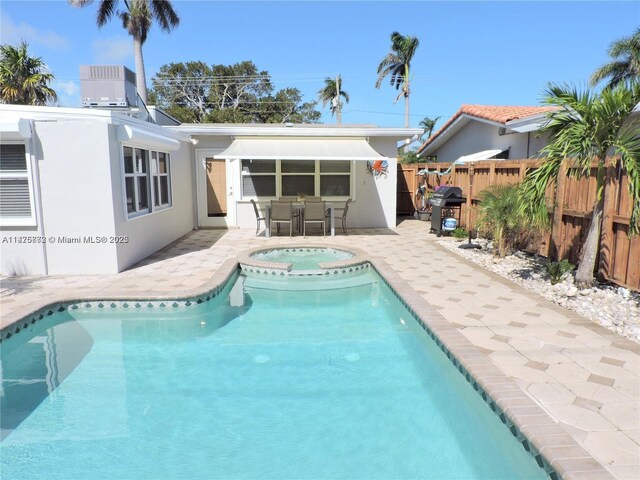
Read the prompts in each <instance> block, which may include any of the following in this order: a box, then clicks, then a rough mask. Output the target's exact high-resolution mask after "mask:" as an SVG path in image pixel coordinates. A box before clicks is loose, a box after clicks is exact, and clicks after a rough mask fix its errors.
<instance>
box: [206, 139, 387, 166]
mask: <svg viewBox="0 0 640 480" xmlns="http://www.w3.org/2000/svg"><path fill="white" fill-rule="evenodd" d="M214 158H219V159H228V160H237V159H247V160H249V159H251V160H370V161H375V160H388V158H387V157H385V156H384V155H380V154H379V153H378V152H376V151H375V150H374V149H373V148H371V146H370V145H369V144H368V143H367V141H366V140H365V139H362V138H345V139H339V138H335V139H320V138H238V139H236V140H234V141H233V143H232V144H231V145H229V147H228V148H227V149H226V150H224V151H223V152H220V153H218V154H217V155H214Z"/></svg>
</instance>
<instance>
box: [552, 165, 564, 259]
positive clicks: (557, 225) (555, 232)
mask: <svg viewBox="0 0 640 480" xmlns="http://www.w3.org/2000/svg"><path fill="white" fill-rule="evenodd" d="M566 180H567V160H566V159H565V160H563V161H562V165H560V170H559V171H558V184H557V185H556V201H555V204H556V205H555V208H554V209H553V225H552V226H551V245H550V246H549V258H550V259H552V260H560V259H561V258H562V255H564V248H563V241H562V235H563V231H562V230H563V229H562V226H563V225H562V212H563V211H564V192H565V185H566Z"/></svg>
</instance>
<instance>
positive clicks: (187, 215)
mask: <svg viewBox="0 0 640 480" xmlns="http://www.w3.org/2000/svg"><path fill="white" fill-rule="evenodd" d="M151 113H152V117H154V116H155V117H154V118H156V119H157V121H158V120H160V119H161V120H162V121H158V123H163V125H159V124H157V123H151V122H147V121H142V120H139V119H137V118H135V117H133V116H130V115H127V114H124V113H117V112H113V111H108V110H99V109H92V108H84V109H83V108H54V107H31V106H17V105H1V106H0V147H1V148H0V247H1V250H0V253H1V267H0V270H1V272H2V274H20V275H24V274H50V275H52V274H71V273H74V274H90V273H91V274H93V273H116V272H120V271H122V270H124V269H126V268H128V267H130V266H131V265H133V264H135V263H136V262H138V261H140V260H141V259H143V258H145V257H147V256H148V255H150V254H151V253H153V252H155V251H157V250H158V249H160V248H162V247H164V246H165V245H167V244H169V243H170V242H172V241H174V240H177V239H178V238H180V237H181V236H183V235H185V234H187V233H188V232H190V231H191V230H192V229H193V228H207V227H209V228H210V227H213V228H215V227H221V228H235V227H255V225H256V223H255V215H254V212H253V208H252V205H251V203H250V200H252V199H253V200H256V201H257V202H258V203H259V204H260V205H261V206H262V207H264V206H265V205H266V204H268V203H269V202H270V200H272V199H276V198H278V197H280V196H288V195H296V194H306V195H311V196H321V197H322V198H323V199H325V200H326V201H328V202H333V203H334V204H336V205H339V204H340V203H344V201H346V199H348V198H351V199H352V204H351V206H350V211H349V218H348V221H349V226H350V227H353V228H358V227H388V228H393V227H394V226H395V209H396V162H397V158H396V157H397V144H398V142H399V141H403V140H405V139H407V138H410V137H412V136H413V135H416V134H419V133H420V130H419V129H406V128H378V127H375V126H371V125H353V126H348V125H343V126H340V127H338V126H328V125H246V124H242V125H236V124H221V125H217V124H190V125H185V124H183V125H177V122H175V121H173V119H171V118H169V117H166V116H165V117H163V116H162V112H153V111H152V112H151ZM373 160H375V161H386V162H388V169H387V173H386V175H382V176H379V177H376V176H373V175H372V174H371V173H370V172H369V170H368V168H367V161H373Z"/></svg>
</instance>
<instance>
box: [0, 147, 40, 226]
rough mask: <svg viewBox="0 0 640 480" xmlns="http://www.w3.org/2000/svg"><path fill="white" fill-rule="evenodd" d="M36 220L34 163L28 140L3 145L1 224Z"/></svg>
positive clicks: (30, 223) (0, 157)
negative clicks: (28, 149) (29, 152)
mask: <svg viewBox="0 0 640 480" xmlns="http://www.w3.org/2000/svg"><path fill="white" fill-rule="evenodd" d="M35 224H36V221H35V212H34V202H33V186H32V181H31V166H30V162H29V155H28V151H27V148H26V145H25V144H24V143H3V144H1V145H0V225H3V226H33V225H35Z"/></svg>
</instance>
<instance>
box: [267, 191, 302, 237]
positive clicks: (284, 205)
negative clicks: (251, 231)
mask: <svg viewBox="0 0 640 480" xmlns="http://www.w3.org/2000/svg"><path fill="white" fill-rule="evenodd" d="M296 216H297V215H294V214H293V203H292V202H280V201H277V200H271V218H270V221H271V222H272V223H273V222H275V224H276V231H277V232H280V224H281V223H288V224H289V237H291V236H292V235H293V219H294V217H296Z"/></svg>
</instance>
